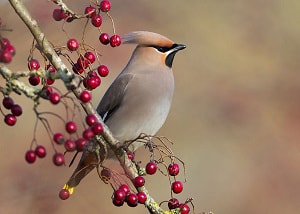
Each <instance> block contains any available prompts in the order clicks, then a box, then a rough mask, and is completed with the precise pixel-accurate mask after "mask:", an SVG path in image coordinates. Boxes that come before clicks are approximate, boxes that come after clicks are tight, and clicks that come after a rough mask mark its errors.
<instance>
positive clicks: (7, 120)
mask: <svg viewBox="0 0 300 214" xmlns="http://www.w3.org/2000/svg"><path fill="white" fill-rule="evenodd" d="M4 122H5V123H6V124H7V125H9V126H13V125H15V124H16V122H17V118H16V116H14V115H13V114H7V115H5V117H4Z"/></svg>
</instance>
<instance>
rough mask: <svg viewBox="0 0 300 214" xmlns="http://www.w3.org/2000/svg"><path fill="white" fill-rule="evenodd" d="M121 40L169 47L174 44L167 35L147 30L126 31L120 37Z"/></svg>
mask: <svg viewBox="0 0 300 214" xmlns="http://www.w3.org/2000/svg"><path fill="white" fill-rule="evenodd" d="M122 42H123V43H130V44H137V45H143V46H159V47H171V46H172V45H173V44H174V42H173V41H172V40H170V39H168V38H167V37H165V36H162V35H160V34H158V33H153V32H148V31H134V32H131V33H128V34H126V35H125V36H124V37H123V38H122Z"/></svg>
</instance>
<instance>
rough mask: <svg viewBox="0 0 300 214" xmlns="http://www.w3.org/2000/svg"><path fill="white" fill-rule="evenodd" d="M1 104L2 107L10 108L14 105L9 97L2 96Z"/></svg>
mask: <svg viewBox="0 0 300 214" xmlns="http://www.w3.org/2000/svg"><path fill="white" fill-rule="evenodd" d="M2 104H3V106H4V108H6V109H11V107H13V105H14V100H13V99H12V98H10V97H4V98H3V100H2Z"/></svg>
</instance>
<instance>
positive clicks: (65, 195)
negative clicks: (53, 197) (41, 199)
mask: <svg viewBox="0 0 300 214" xmlns="http://www.w3.org/2000/svg"><path fill="white" fill-rule="evenodd" d="M69 197H70V192H69V190H67V189H61V190H60V191H59V198H60V199H61V200H66V199H68V198H69Z"/></svg>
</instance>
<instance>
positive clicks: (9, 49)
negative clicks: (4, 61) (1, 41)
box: [4, 45, 16, 56]
mask: <svg viewBox="0 0 300 214" xmlns="http://www.w3.org/2000/svg"><path fill="white" fill-rule="evenodd" d="M4 51H8V52H9V53H10V54H11V55H12V56H14V55H15V54H16V49H15V47H14V46H12V45H7V46H6V47H5V48H4Z"/></svg>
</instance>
